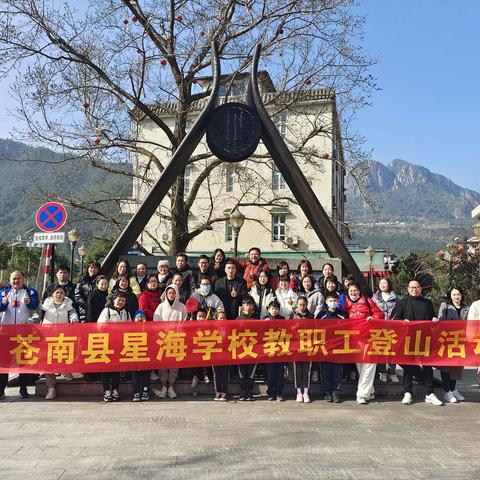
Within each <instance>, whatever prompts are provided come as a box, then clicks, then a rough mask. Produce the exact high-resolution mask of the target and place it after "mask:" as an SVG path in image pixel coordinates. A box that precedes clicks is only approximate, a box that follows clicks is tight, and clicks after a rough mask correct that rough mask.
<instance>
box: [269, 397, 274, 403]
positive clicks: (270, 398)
mask: <svg viewBox="0 0 480 480" xmlns="http://www.w3.org/2000/svg"><path fill="white" fill-rule="evenodd" d="M267 400H268V401H269V402H274V401H275V397H268V398H267Z"/></svg>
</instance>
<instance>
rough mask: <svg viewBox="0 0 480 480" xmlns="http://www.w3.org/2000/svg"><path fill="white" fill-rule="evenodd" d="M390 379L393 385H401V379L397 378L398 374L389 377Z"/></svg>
mask: <svg viewBox="0 0 480 480" xmlns="http://www.w3.org/2000/svg"><path fill="white" fill-rule="evenodd" d="M388 377H389V378H390V381H391V382H392V383H400V380H399V378H398V377H397V374H396V373H394V374H393V375H389V376H388Z"/></svg>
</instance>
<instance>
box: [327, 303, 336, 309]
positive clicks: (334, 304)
mask: <svg viewBox="0 0 480 480" xmlns="http://www.w3.org/2000/svg"><path fill="white" fill-rule="evenodd" d="M327 307H328V308H329V309H331V310H334V309H335V308H338V302H327Z"/></svg>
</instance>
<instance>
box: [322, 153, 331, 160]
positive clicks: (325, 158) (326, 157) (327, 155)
mask: <svg viewBox="0 0 480 480" xmlns="http://www.w3.org/2000/svg"><path fill="white" fill-rule="evenodd" d="M322 158H323V159H324V160H328V159H329V158H330V155H329V154H328V153H327V152H325V153H324V154H323V155H322Z"/></svg>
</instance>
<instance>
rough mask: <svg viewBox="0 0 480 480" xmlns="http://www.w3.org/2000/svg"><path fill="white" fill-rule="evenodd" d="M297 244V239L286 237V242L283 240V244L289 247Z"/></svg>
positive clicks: (298, 240)
mask: <svg viewBox="0 0 480 480" xmlns="http://www.w3.org/2000/svg"><path fill="white" fill-rule="evenodd" d="M299 242H300V239H299V238H298V237H287V238H286V240H285V243H286V244H287V245H288V246H289V247H294V246H296V245H298V243H299Z"/></svg>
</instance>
